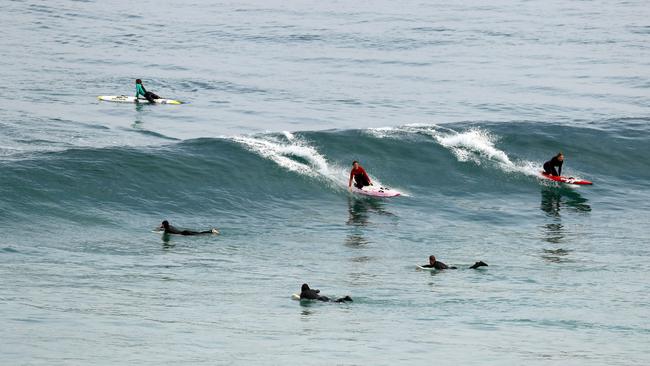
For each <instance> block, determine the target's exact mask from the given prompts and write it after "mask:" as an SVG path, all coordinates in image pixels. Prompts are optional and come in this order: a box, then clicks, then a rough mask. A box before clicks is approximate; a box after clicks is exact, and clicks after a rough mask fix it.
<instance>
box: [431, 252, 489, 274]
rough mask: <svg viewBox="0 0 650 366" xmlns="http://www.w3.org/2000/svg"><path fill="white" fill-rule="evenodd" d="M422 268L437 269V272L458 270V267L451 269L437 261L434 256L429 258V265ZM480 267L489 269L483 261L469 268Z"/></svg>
mask: <svg viewBox="0 0 650 366" xmlns="http://www.w3.org/2000/svg"><path fill="white" fill-rule="evenodd" d="M420 267H422V268H435V269H437V270H441V269H458V268H456V267H449V266H448V265H446V264H444V263H442V262H440V261H438V260H436V257H435V256H433V255H430V256H429V264H424V265H421V266H420ZM478 267H487V263H485V262H483V261H478V262H475V263H474V264H472V266H471V267H469V269H477V268H478Z"/></svg>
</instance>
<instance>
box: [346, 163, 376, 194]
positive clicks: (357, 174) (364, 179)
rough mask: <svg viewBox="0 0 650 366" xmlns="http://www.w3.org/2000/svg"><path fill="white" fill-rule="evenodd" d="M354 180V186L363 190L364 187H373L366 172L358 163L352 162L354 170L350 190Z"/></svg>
mask: <svg viewBox="0 0 650 366" xmlns="http://www.w3.org/2000/svg"><path fill="white" fill-rule="evenodd" d="M352 179H354V186H355V187H357V188H359V189H363V187H366V186H371V185H372V181H371V180H370V177H369V176H368V173H366V170H365V169H363V167H362V166H361V165H359V162H358V161H356V160H355V161H353V162H352V170H351V171H350V180H349V181H348V188H350V187H352Z"/></svg>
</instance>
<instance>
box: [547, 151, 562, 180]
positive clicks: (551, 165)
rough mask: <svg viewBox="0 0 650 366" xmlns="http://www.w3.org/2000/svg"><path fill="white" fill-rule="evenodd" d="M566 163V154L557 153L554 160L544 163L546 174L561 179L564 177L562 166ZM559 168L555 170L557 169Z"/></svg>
mask: <svg viewBox="0 0 650 366" xmlns="http://www.w3.org/2000/svg"><path fill="white" fill-rule="evenodd" d="M563 163H564V154H562V153H561V152H560V153H557V155H555V156H554V157H553V159H551V160H549V161H547V162H546V163H544V173H546V174H548V175H552V176H556V177H559V176H560V175H562V164H563ZM556 167H557V168H558V169H557V170H555V168H556Z"/></svg>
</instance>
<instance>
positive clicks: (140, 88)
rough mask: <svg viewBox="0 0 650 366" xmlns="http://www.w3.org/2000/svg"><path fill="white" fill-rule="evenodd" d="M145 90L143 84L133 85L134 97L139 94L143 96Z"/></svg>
mask: <svg viewBox="0 0 650 366" xmlns="http://www.w3.org/2000/svg"><path fill="white" fill-rule="evenodd" d="M146 92H147V91H146V90H144V86H142V85H141V84H138V85H136V86H135V98H136V99H137V98H138V96H139V95H142V96H143V97H144V94H145V93H146Z"/></svg>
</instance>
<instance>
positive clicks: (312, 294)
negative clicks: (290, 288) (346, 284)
mask: <svg viewBox="0 0 650 366" xmlns="http://www.w3.org/2000/svg"><path fill="white" fill-rule="evenodd" d="M300 300H319V301H325V302H327V301H330V299H329V297H327V296H321V295H320V290H317V289H311V288H309V285H308V284H306V283H303V284H302V286H301V287H300ZM346 301H350V302H351V301H352V298H351V297H350V296H345V297H341V298H340V299H336V300H334V302H346Z"/></svg>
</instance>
